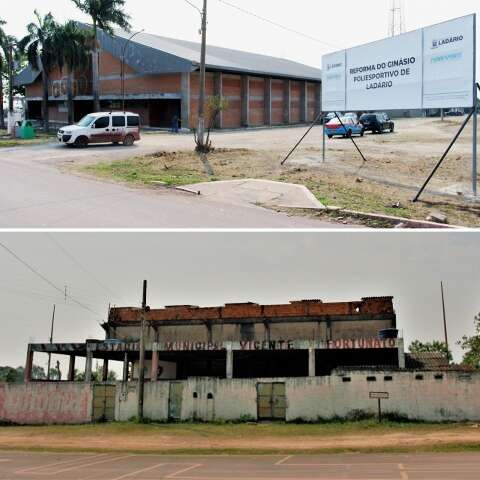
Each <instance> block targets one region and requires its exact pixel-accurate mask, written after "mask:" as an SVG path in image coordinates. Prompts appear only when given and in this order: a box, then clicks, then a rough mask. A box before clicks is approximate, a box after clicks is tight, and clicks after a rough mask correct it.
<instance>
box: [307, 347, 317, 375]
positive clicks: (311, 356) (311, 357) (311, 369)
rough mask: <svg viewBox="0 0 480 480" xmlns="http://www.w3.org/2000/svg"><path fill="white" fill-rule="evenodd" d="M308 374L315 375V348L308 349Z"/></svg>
mask: <svg viewBox="0 0 480 480" xmlns="http://www.w3.org/2000/svg"><path fill="white" fill-rule="evenodd" d="M308 376H309V377H315V376H316V374H315V349H314V348H309V349H308Z"/></svg>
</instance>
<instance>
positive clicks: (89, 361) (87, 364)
mask: <svg viewBox="0 0 480 480" xmlns="http://www.w3.org/2000/svg"><path fill="white" fill-rule="evenodd" d="M92 362H93V353H92V351H91V350H88V348H87V358H86V360H85V383H90V382H91V381H92Z"/></svg>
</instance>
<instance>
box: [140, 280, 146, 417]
mask: <svg viewBox="0 0 480 480" xmlns="http://www.w3.org/2000/svg"><path fill="white" fill-rule="evenodd" d="M146 313H147V281H146V280H144V281H143V295H142V314H141V323H140V359H139V362H138V421H139V422H140V423H142V422H143V396H144V390H145V315H146Z"/></svg>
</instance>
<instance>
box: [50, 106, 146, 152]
mask: <svg viewBox="0 0 480 480" xmlns="http://www.w3.org/2000/svg"><path fill="white" fill-rule="evenodd" d="M57 139H58V141H59V142H61V143H63V144H65V145H69V146H75V147H81V148H84V147H86V146H88V144H90V143H113V144H115V145H116V144H119V143H123V145H125V146H127V147H131V146H132V145H133V144H134V143H135V142H136V141H138V140H140V117H139V115H137V114H136V113H130V112H109V113H106V112H101V113H91V114H89V115H87V116H86V117H83V118H82V119H81V120H80V121H79V122H78V123H77V124H75V125H69V126H67V127H63V128H61V129H60V130H59V131H58V133H57Z"/></svg>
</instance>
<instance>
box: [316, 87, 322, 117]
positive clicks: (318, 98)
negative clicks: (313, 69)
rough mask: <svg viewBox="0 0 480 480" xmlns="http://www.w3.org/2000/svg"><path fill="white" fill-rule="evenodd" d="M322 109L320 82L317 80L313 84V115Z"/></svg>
mask: <svg viewBox="0 0 480 480" xmlns="http://www.w3.org/2000/svg"><path fill="white" fill-rule="evenodd" d="M321 111H322V84H321V83H320V82H319V83H317V84H316V85H315V116H318V114H319V113H320V112H321Z"/></svg>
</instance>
